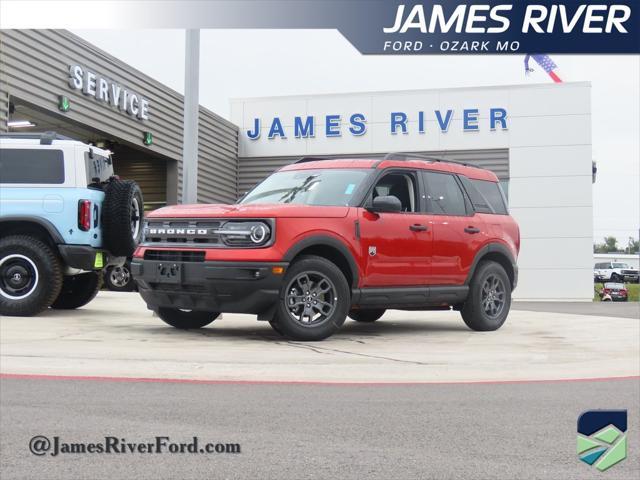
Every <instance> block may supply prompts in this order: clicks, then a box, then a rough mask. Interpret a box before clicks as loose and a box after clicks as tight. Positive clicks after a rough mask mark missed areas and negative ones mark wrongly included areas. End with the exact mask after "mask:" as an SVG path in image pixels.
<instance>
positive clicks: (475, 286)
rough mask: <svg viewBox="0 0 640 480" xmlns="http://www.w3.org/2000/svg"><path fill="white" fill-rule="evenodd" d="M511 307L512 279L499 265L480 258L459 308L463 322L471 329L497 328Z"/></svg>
mask: <svg viewBox="0 0 640 480" xmlns="http://www.w3.org/2000/svg"><path fill="white" fill-rule="evenodd" d="M509 308H511V281H510V280H509V276H508V275H507V272H505V270H504V268H503V267H502V265H500V264H499V263H497V262H492V261H483V262H481V263H480V264H479V265H478V268H477V269H476V272H475V273H474V275H473V278H472V279H471V284H470V285H469V294H468V296H467V300H466V301H465V302H464V305H463V307H462V309H461V311H460V313H461V314H462V319H463V320H464V323H466V324H467V326H468V327H469V328H471V329H472V330H476V331H478V332H489V331H493V330H497V329H498V328H500V327H501V326H502V324H503V323H504V322H505V320H506V319H507V315H509Z"/></svg>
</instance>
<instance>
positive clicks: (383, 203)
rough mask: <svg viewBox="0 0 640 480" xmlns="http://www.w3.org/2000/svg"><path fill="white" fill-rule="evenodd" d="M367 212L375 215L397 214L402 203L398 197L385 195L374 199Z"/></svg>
mask: <svg viewBox="0 0 640 480" xmlns="http://www.w3.org/2000/svg"><path fill="white" fill-rule="evenodd" d="M369 210H370V211H372V212H375V213H385V212H386V213H397V212H401V211H402V203H401V202H400V200H399V199H398V197H394V196H393V195H385V196H382V197H376V198H374V199H373V203H372V205H371V208H369Z"/></svg>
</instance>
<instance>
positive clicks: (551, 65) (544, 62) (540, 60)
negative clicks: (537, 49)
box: [524, 55, 562, 83]
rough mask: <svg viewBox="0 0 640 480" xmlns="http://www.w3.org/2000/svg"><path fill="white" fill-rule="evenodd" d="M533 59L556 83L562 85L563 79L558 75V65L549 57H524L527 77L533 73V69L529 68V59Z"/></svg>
mask: <svg viewBox="0 0 640 480" xmlns="http://www.w3.org/2000/svg"><path fill="white" fill-rule="evenodd" d="M530 58H533V59H534V60H535V61H536V63H537V64H538V65H540V66H541V67H542V69H543V70H544V71H545V72H547V73H548V74H549V76H550V77H551V78H552V80H553V81H554V82H556V83H562V79H561V78H560V76H559V75H558V65H556V63H555V62H554V61H553V60H551V57H550V56H549V55H527V56H526V57H524V70H525V72H526V73H527V75H528V74H529V73H531V72H533V71H534V70H533V68H530V67H529V59H530Z"/></svg>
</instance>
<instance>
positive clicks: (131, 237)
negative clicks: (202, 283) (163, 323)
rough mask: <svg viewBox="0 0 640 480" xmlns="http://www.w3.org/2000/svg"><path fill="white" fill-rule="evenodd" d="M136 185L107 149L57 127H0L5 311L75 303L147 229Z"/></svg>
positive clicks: (1, 303)
mask: <svg viewBox="0 0 640 480" xmlns="http://www.w3.org/2000/svg"><path fill="white" fill-rule="evenodd" d="M143 212H144V206H143V202H142V193H141V191H140V188H139V187H138V185H137V184H136V183H135V182H133V181H130V180H127V181H125V180H120V179H119V178H118V177H116V176H114V174H113V163H112V160H111V157H110V152H108V151H106V150H102V149H99V148H96V147H94V146H91V145H87V144H84V143H82V142H79V141H76V140H72V139H70V138H67V137H62V136H60V135H57V134H55V133H54V132H46V133H37V134H36V133H29V134H19V133H7V134H0V315H17V316H32V315H36V314H38V313H39V312H41V311H42V310H44V309H46V308H49V307H51V308H56V309H72V308H78V307H81V306H83V305H86V304H87V303H89V302H90V301H91V300H93V298H94V297H95V296H96V294H97V293H98V290H99V289H100V286H101V283H102V271H103V270H104V269H105V268H107V267H108V266H111V265H120V264H122V263H123V262H124V261H125V259H126V257H127V256H130V255H131V254H132V253H133V251H134V250H135V248H136V246H137V244H138V241H139V240H140V237H141V235H142V223H143Z"/></svg>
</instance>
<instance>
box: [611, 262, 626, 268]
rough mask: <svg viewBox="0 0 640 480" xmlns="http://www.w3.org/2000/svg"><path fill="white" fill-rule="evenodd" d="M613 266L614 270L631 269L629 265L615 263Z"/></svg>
mask: <svg viewBox="0 0 640 480" xmlns="http://www.w3.org/2000/svg"><path fill="white" fill-rule="evenodd" d="M612 266H613V268H629V265H627V264H626V263H613V264H612Z"/></svg>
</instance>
